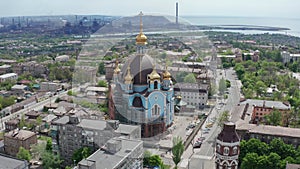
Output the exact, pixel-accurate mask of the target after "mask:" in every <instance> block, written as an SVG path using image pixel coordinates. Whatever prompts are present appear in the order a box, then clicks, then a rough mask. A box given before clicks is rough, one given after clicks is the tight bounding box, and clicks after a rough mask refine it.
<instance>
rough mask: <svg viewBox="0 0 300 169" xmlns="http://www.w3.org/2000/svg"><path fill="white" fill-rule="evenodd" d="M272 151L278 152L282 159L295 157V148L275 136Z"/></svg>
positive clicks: (271, 143) (271, 146) (271, 144)
mask: <svg viewBox="0 0 300 169" xmlns="http://www.w3.org/2000/svg"><path fill="white" fill-rule="evenodd" d="M269 145H270V152H276V153H277V154H278V155H279V156H280V157H281V158H282V159H285V158H287V157H294V156H295V155H296V153H297V152H296V150H295V148H294V147H293V146H292V145H290V144H285V143H284V142H283V140H282V139H279V138H275V139H273V140H272V141H271V142H270V144H269Z"/></svg>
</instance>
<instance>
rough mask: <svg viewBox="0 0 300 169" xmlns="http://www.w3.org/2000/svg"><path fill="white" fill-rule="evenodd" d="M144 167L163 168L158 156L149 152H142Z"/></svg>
mask: <svg viewBox="0 0 300 169" xmlns="http://www.w3.org/2000/svg"><path fill="white" fill-rule="evenodd" d="M143 166H144V167H158V166H164V164H163V161H162V159H161V158H160V157H159V156H158V155H152V154H151V153H150V152H149V151H147V150H146V151H145V152H144V159H143Z"/></svg>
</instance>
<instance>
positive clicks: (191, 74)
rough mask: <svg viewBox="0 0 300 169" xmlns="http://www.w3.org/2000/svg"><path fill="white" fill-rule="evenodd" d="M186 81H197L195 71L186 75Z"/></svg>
mask: <svg viewBox="0 0 300 169" xmlns="http://www.w3.org/2000/svg"><path fill="white" fill-rule="evenodd" d="M183 81H184V82H185V83H196V78H195V75H194V74H193V73H190V74H188V75H186V76H185V77H184V80H183Z"/></svg>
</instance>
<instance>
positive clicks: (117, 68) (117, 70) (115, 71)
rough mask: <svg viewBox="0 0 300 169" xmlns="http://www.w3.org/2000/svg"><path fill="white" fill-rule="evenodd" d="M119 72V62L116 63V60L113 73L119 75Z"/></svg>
mask: <svg viewBox="0 0 300 169" xmlns="http://www.w3.org/2000/svg"><path fill="white" fill-rule="evenodd" d="M120 72H121V69H120V68H119V62H118V60H116V67H115V70H114V73H115V74H119V73H120Z"/></svg>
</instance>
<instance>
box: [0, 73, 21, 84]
mask: <svg viewBox="0 0 300 169" xmlns="http://www.w3.org/2000/svg"><path fill="white" fill-rule="evenodd" d="M17 78H18V75H17V74H16V73H6V74H3V75H0V82H5V81H7V80H12V81H13V80H17Z"/></svg>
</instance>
